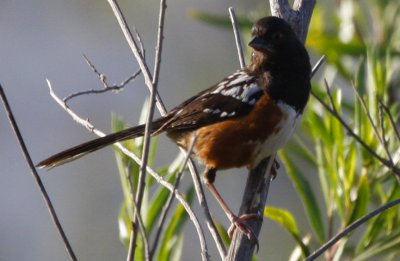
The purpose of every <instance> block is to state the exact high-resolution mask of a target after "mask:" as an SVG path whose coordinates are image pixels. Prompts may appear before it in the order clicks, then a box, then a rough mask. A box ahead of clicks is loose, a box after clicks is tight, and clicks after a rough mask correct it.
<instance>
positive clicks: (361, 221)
mask: <svg viewBox="0 0 400 261" xmlns="http://www.w3.org/2000/svg"><path fill="white" fill-rule="evenodd" d="M397 204H400V199H395V200H393V201H390V202H388V203H386V204H384V205H383V206H381V207H379V208H377V209H375V210H374V211H372V212H370V213H368V214H366V215H365V216H363V217H361V218H359V219H357V220H356V221H354V222H353V223H351V224H350V225H348V226H347V227H346V228H345V229H343V230H342V231H341V232H340V233H338V234H336V236H334V237H333V238H331V239H330V240H329V241H328V242H326V243H325V244H323V245H322V246H321V247H320V248H318V249H317V250H316V251H314V252H313V253H312V254H311V255H310V256H308V257H307V258H306V260H305V261H311V260H314V259H316V258H317V257H319V256H320V255H321V254H322V253H324V252H325V251H326V250H327V249H328V248H330V247H331V246H333V245H334V244H335V243H336V242H338V241H339V240H340V239H342V238H343V237H345V236H347V235H348V234H349V233H350V232H351V231H353V230H354V229H356V228H358V227H359V226H360V225H362V224H364V223H365V222H367V221H368V220H370V219H371V218H373V217H375V216H376V215H378V214H380V213H382V212H383V211H385V210H387V209H389V208H391V207H393V206H395V205H397Z"/></svg>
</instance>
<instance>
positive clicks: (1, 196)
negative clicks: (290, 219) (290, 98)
mask: <svg viewBox="0 0 400 261" xmlns="http://www.w3.org/2000/svg"><path fill="white" fill-rule="evenodd" d="M119 2H120V4H121V8H122V9H123V11H124V14H125V16H126V18H127V20H128V22H129V24H130V25H131V26H134V27H136V28H137V30H138V32H139V33H140V35H141V36H142V39H143V42H144V45H145V47H146V55H147V62H148V63H149V65H150V67H151V68H152V66H153V59H154V46H155V43H156V32H157V22H158V11H159V1H119ZM265 2H266V1H255V0H252V1H236V0H235V1H227V0H221V1H209V0H203V1H195V0H189V1H181V0H177V1H171V2H168V3H167V5H168V8H167V12H166V23H165V41H164V49H163V56H162V66H161V74H160V84H159V92H160V94H161V96H162V97H163V100H164V102H165V104H166V106H167V108H168V109H171V108H173V107H174V106H175V105H177V104H179V102H181V101H182V100H184V99H186V98H188V97H190V96H192V95H194V94H196V93H197V92H199V91H201V90H203V89H205V88H207V87H209V86H211V85H212V84H214V83H216V82H217V81H219V80H221V79H222V78H223V77H224V76H225V75H227V74H229V73H231V72H233V71H235V70H237V69H238V68H239V62H238V59H237V54H236V47H235V44H234V36H233V34H232V31H231V30H228V29H225V28H222V27H215V26H210V25H206V24H204V23H201V22H199V21H198V20H195V19H193V17H191V16H190V13H192V11H193V10H200V11H202V12H206V13H210V14H216V15H220V16H226V17H228V7H229V6H233V7H234V8H235V10H236V13H237V14H238V15H244V14H246V15H248V16H249V17H253V18H254V19H256V18H259V17H261V16H265V15H267V14H269V6H268V5H267V4H266V3H265ZM332 2H333V1H332ZM338 2H340V1H338ZM328 3H329V4H331V5H333V3H331V1H318V5H325V6H326V5H328ZM254 10H257V11H254ZM0 35H1V41H0V82H1V84H2V86H3V88H4V90H5V92H6V94H7V96H8V99H9V102H10V104H11V106H12V109H13V112H14V114H15V117H16V119H17V122H18V123H19V127H20V130H21V132H22V134H23V136H24V139H25V142H26V144H27V146H28V149H29V151H30V153H31V156H32V158H33V160H34V162H38V161H39V160H42V159H44V158H45V157H48V156H50V155H51V154H53V153H56V152H59V151H60V150H63V149H66V148H68V147H70V146H73V145H76V144H78V143H80V142H84V141H87V140H89V139H92V138H94V135H93V134H90V133H89V132H88V131H87V130H86V129H84V128H83V127H82V126H80V125H78V124H76V123H75V122H73V120H72V119H71V117H70V116H69V115H68V114H67V113H66V112H65V111H63V110H62V109H61V108H60V107H59V106H58V105H57V104H56V103H55V101H54V100H53V99H52V98H51V97H50V95H49V90H48V87H47V84H46V79H49V81H50V82H51V83H52V86H53V89H54V91H55V92H56V94H58V95H59V96H60V97H65V96H67V95H68V94H71V93H73V92H77V91H82V90H87V89H96V88H101V87H102V85H101V83H100V81H99V80H98V78H97V76H96V75H95V74H94V73H93V72H92V71H91V69H90V68H89V67H88V65H87V64H86V62H85V60H84V58H83V54H85V55H86V56H87V57H88V58H89V59H90V60H91V61H92V62H93V63H94V64H95V66H96V67H97V69H98V70H99V71H100V72H102V73H103V74H105V75H106V76H107V79H108V81H109V83H120V82H122V81H124V80H125V79H126V78H128V77H129V76H130V75H132V74H133V73H134V72H135V71H136V70H137V69H138V66H137V64H136V61H135V59H134V57H133V55H132V54H131V52H130V49H129V47H128V45H127V44H126V42H125V40H124V37H123V35H122V33H121V31H120V28H119V26H118V24H117V22H116V19H115V17H114V15H113V14H112V12H111V9H110V7H109V5H108V3H107V1H98V0H86V1H77V0H69V1H62V0H51V1H50V0H36V1H22V0H2V1H1V2H0ZM244 44H245V45H246V43H244ZM246 46H247V45H246ZM317 58H318V57H317V56H314V55H312V63H314V62H315V61H316V60H317ZM328 77H329V75H328ZM147 95H148V90H147V87H146V86H145V85H144V83H143V79H142V77H139V78H138V79H137V80H136V81H134V82H132V83H130V84H129V85H128V86H127V87H126V88H125V89H124V90H123V91H121V92H119V93H118V94H116V93H111V92H109V93H106V94H101V95H89V96H82V97H79V98H77V99H75V100H73V101H72V102H71V103H70V106H71V107H72V109H73V110H74V111H76V112H77V113H78V114H79V115H81V116H82V117H84V118H89V119H90V121H91V123H93V124H94V125H95V126H96V127H97V128H99V129H101V130H104V131H105V132H110V129H111V127H110V126H111V123H110V122H111V114H112V113H114V114H116V115H118V116H120V117H122V118H123V119H124V120H125V121H127V122H128V123H129V124H131V125H134V124H135V123H136V122H137V121H138V118H139V115H140V111H141V107H142V105H143V101H144V99H145V98H146V97H147ZM157 116H158V114H157ZM176 153H178V149H177V148H176V146H175V145H174V144H172V143H171V142H170V141H169V140H168V139H167V138H165V136H164V135H162V137H161V138H160V139H159V151H158V153H157V155H156V161H155V162H156V167H160V166H164V165H166V164H169V163H170V162H171V161H172V160H173V159H174V158H175V155H176ZM0 155H1V157H0V166H1V168H0V179H1V182H0V213H1V214H0V260H1V261H8V260H31V261H34V260H69V257H68V255H67V253H66V252H65V249H64V247H63V244H62V242H61V239H60V237H59V235H58V234H57V231H56V229H55V227H54V225H53V224H52V221H51V218H50V215H49V213H48V211H47V209H46V207H45V204H44V202H43V200H42V198H41V195H40V193H39V192H38V189H37V187H36V185H35V183H34V179H33V178H32V177H31V175H30V171H29V169H28V167H27V164H26V162H25V160H24V159H23V156H22V154H21V152H20V149H19V147H18V145H17V141H16V139H15V137H14V134H13V133H12V131H11V129H10V127H9V124H8V121H7V118H6V116H5V113H3V111H1V112H0ZM246 173H247V170H244V169H241V170H231V171H229V172H226V171H225V172H220V173H219V174H218V177H217V180H216V185H217V187H218V188H220V189H221V192H222V195H223V197H224V198H225V199H226V200H227V202H228V204H229V205H231V206H232V209H233V210H234V211H235V212H237V211H238V208H239V205H240V201H241V198H242V191H243V189H244V184H245V181H246V175H245V174H246ZM40 174H41V177H42V179H43V182H44V184H45V186H46V188H47V190H48V192H49V194H50V196H51V199H52V201H53V203H54V205H55V208H56V210H57V213H58V215H59V217H60V219H61V223H62V225H63V227H64V229H65V231H66V234H67V236H68V238H69V240H70V242H71V244H72V247H73V248H74V250H75V253H76V254H77V257H78V259H79V260H123V259H125V258H126V250H125V247H124V246H123V245H122V244H121V242H120V240H119V235H118V222H117V218H118V214H119V209H120V204H121V202H122V200H123V195H122V191H121V185H120V178H119V176H118V172H117V167H116V163H115V157H114V153H113V151H112V149H111V148H107V149H104V150H101V151H99V152H96V153H93V154H92V155H89V156H87V157H85V158H83V159H80V160H77V161H75V162H73V163H70V164H67V165H64V166H62V167H59V168H55V169H52V170H50V171H46V170H44V171H43V170H41V171H40ZM309 175H317V174H316V173H309ZM310 180H313V178H312V176H311V178H310ZM315 180H317V177H316V178H315ZM190 182H191V181H190V178H189V177H188V176H187V177H186V178H185V180H184V183H186V186H187V184H188V183H190ZM315 187H318V186H317V185H316V186H315ZM316 191H317V192H318V188H317V189H316ZM206 193H207V197H208V202H209V204H210V205H211V211H212V213H213V215H214V216H215V218H216V219H218V220H219V221H220V222H221V223H223V224H224V225H226V226H228V225H229V223H228V221H227V219H226V217H225V215H224V214H223V212H222V211H221V209H220V207H219V206H218V205H217V204H216V202H215V200H214V198H212V197H210V195H209V192H208V191H206ZM268 203H269V204H271V205H275V206H279V207H282V208H286V209H289V210H290V211H291V212H292V213H293V214H294V215H295V216H296V219H297V221H298V223H299V226H300V227H301V229H302V230H304V231H308V229H309V228H308V225H307V222H306V218H305V216H304V212H303V209H302V206H301V201H300V200H299V199H298V196H297V194H296V193H295V190H294V188H293V185H292V183H291V182H290V181H289V179H288V177H287V176H286V175H285V171H284V170H283V168H281V170H280V172H279V175H278V177H277V179H276V180H275V181H274V182H273V184H272V187H271V189H270V196H269V198H268ZM194 208H195V209H196V210H199V209H198V204H197V200H195V204H194ZM198 212H201V211H198ZM203 226H204V227H206V226H205V223H203ZM261 233H262V235H261V238H260V242H263V245H262V246H260V252H259V255H260V256H261V257H265V256H268V257H269V260H287V257H288V255H289V253H290V252H291V251H292V250H293V247H294V246H295V242H294V241H293V240H292V239H291V238H290V235H289V234H288V233H285V232H283V231H282V229H281V228H280V227H279V225H277V224H276V223H274V222H271V221H269V220H267V219H265V221H264V225H263V229H262V232H261ZM272 235H273V236H272ZM208 241H209V245H210V246H211V256H212V260H217V259H218V258H219V257H218V254H217V252H216V249H215V248H214V247H213V246H212V245H213V242H212V241H211V240H210V238H209V237H208ZM198 244H199V243H198V238H197V236H196V234H195V230H194V227H193V225H192V224H191V223H188V224H186V228H185V245H184V249H183V258H182V260H188V258H189V257H190V258H191V260H200V257H199V247H198Z"/></svg>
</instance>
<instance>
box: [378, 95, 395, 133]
mask: <svg viewBox="0 0 400 261" xmlns="http://www.w3.org/2000/svg"><path fill="white" fill-rule="evenodd" d="M378 101H379V105H380V106H381V107H382V108H383V110H384V111H385V112H386V114H387V115H388V117H389V120H390V124H391V125H392V128H393V130H394V133H395V134H396V138H397V140H398V141H400V131H399V128H398V127H397V125H396V122H395V120H394V118H393V115H392V113H391V112H390V110H389V108H388V107H387V106H386V105H385V104H384V103H383V101H382V99H380V98H379V99H378Z"/></svg>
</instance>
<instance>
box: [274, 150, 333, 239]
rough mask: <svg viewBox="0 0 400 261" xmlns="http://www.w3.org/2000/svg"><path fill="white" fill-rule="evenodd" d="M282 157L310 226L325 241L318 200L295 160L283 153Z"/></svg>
mask: <svg viewBox="0 0 400 261" xmlns="http://www.w3.org/2000/svg"><path fill="white" fill-rule="evenodd" d="M280 157H281V159H282V160H283V162H284V163H285V167H286V170H287V173H288V175H289V177H290V179H291V180H292V182H293V184H294V187H295V188H296V190H297V193H299V195H300V198H301V201H302V203H303V206H304V208H305V211H306V214H307V217H308V220H309V222H310V225H311V227H312V229H313V231H314V233H315V234H316V235H317V238H318V240H319V241H320V242H324V241H325V238H326V236H325V229H324V224H323V222H322V214H321V210H320V208H319V206H318V203H317V199H316V197H315V195H314V192H313V190H312V189H311V186H310V183H309V182H308V181H307V179H306V178H305V177H304V174H303V172H302V171H301V168H299V167H296V166H295V164H294V162H293V160H292V159H290V157H289V156H288V155H287V154H286V152H284V151H281V153H280Z"/></svg>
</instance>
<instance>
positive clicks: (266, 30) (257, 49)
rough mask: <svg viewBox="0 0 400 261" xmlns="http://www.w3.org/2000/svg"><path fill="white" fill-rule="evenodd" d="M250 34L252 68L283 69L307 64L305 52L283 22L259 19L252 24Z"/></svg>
mask: <svg viewBox="0 0 400 261" xmlns="http://www.w3.org/2000/svg"><path fill="white" fill-rule="evenodd" d="M251 34H252V37H253V39H252V40H251V41H250V43H249V46H251V47H252V48H253V49H254V51H253V54H252V64H253V66H255V67H264V66H267V67H269V66H271V65H272V66H274V67H275V68H279V69H284V68H285V67H287V66H289V67H292V66H298V65H301V64H303V66H304V64H305V65H307V64H309V57H308V54H307V51H306V50H305V48H304V46H303V44H302V43H301V42H300V40H299V39H298V38H297V36H296V34H295V33H294V31H293V30H292V28H291V27H290V25H289V24H288V23H287V22H285V20H283V19H281V18H278V17H274V16H269V17H264V18H261V19H260V20H258V21H257V22H256V23H255V24H254V26H253V28H252V30H251ZM293 62H295V64H293ZM299 63H300V64H299ZM254 69H257V68H254Z"/></svg>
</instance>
